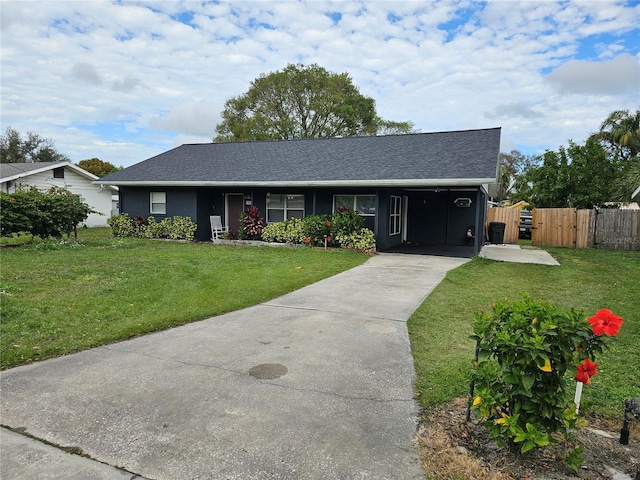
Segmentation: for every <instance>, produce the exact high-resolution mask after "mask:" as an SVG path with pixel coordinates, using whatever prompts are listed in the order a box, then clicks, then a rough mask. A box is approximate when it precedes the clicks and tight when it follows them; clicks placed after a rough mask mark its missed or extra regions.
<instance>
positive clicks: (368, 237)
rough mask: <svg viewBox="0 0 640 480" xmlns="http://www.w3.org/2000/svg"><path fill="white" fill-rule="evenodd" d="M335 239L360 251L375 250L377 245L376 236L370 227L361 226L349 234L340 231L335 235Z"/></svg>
mask: <svg viewBox="0 0 640 480" xmlns="http://www.w3.org/2000/svg"><path fill="white" fill-rule="evenodd" d="M335 240H336V242H337V243H338V244H339V245H340V246H341V247H343V248H352V249H354V250H360V251H369V250H373V248H374V247H375V246H376V237H375V236H374V235H373V232H372V231H371V230H369V229H368V228H361V229H359V230H357V231H353V232H352V233H350V234H348V235H346V234H344V233H338V234H336V236H335Z"/></svg>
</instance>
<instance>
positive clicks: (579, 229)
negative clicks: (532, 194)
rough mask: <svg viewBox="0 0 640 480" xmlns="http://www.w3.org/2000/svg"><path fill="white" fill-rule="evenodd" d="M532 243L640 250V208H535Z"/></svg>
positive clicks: (548, 245)
mask: <svg viewBox="0 0 640 480" xmlns="http://www.w3.org/2000/svg"><path fill="white" fill-rule="evenodd" d="M532 214H533V231H532V235H531V244H532V245H537V246H546V247H575V248H588V247H594V246H596V247H599V248H607V249H613V250H640V210H617V209H604V210H576V209H575V208H535V209H534V210H533V211H532Z"/></svg>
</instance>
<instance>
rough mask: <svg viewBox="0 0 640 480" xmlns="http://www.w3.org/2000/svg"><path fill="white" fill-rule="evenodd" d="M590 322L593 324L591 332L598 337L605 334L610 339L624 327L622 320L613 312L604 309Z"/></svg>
mask: <svg viewBox="0 0 640 480" xmlns="http://www.w3.org/2000/svg"><path fill="white" fill-rule="evenodd" d="M588 322H589V323H590V324H591V330H592V331H593V333H595V334H596V335H598V336H601V335H602V334H603V333H604V334H605V335H608V336H609V337H615V336H616V335H617V334H618V332H619V331H620V327H621V326H622V318H620V317H619V316H617V315H614V314H613V312H612V311H611V310H607V309H606V308H603V309H602V310H598V311H597V312H596V314H595V315H594V316H593V317H591V318H590V319H589V320H588Z"/></svg>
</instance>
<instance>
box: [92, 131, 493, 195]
mask: <svg viewBox="0 0 640 480" xmlns="http://www.w3.org/2000/svg"><path fill="white" fill-rule="evenodd" d="M499 151H500V128H491V129H482V130H465V131H453V132H439V133H418V134H410V135H388V136H377V137H376V136H374V137H349V138H329V139H309V140H290V141H273V142H243V143H206V144H188V145H182V146H180V147H177V148H174V149H172V150H169V151H167V152H164V153H161V154H160V155H157V156H155V157H152V158H149V159H148V160H145V161H143V162H140V163H138V164H135V165H133V166H131V167H128V168H125V169H124V170H120V171H118V172H115V173H112V174H110V175H108V176H106V177H103V178H101V179H100V180H99V181H98V182H99V183H106V184H111V185H194V186H196V185H212V186H213V185H228V186H230V185H271V186H277V185H280V186H285V185H292V186H293V185H309V186H313V185H362V186H366V185H379V186H383V185H434V184H442V183H445V182H443V181H446V182H447V183H449V184H453V185H455V184H459V185H471V184H475V185H477V184H480V183H491V182H495V179H496V173H497V165H498V154H499Z"/></svg>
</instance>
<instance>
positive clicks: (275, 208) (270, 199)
mask: <svg viewBox="0 0 640 480" xmlns="http://www.w3.org/2000/svg"><path fill="white" fill-rule="evenodd" d="M291 218H304V195H302V194H279V193H267V223H274V222H284V221H285V220H289V219H291Z"/></svg>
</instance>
